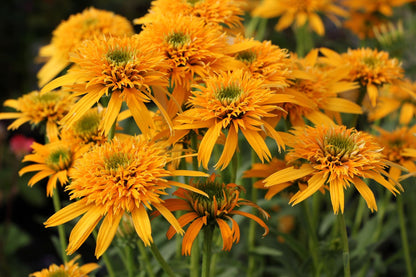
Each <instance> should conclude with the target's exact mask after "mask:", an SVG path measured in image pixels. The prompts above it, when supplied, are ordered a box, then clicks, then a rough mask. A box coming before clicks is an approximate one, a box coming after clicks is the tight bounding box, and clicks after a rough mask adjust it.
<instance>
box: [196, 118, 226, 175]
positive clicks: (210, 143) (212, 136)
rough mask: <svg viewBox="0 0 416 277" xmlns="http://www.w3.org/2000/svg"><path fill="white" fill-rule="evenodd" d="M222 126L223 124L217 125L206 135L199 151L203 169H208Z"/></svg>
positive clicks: (199, 161)
mask: <svg viewBox="0 0 416 277" xmlns="http://www.w3.org/2000/svg"><path fill="white" fill-rule="evenodd" d="M221 129H222V126H221V124H215V125H214V126H213V127H211V128H209V129H208V131H207V132H206V133H205V135H204V137H203V139H202V140H201V144H200V145H199V150H198V163H199V164H201V162H202V165H203V167H205V168H208V162H209V160H210V158H211V153H212V150H213V149H214V146H215V143H216V142H217V139H218V137H219V136H220V133H221Z"/></svg>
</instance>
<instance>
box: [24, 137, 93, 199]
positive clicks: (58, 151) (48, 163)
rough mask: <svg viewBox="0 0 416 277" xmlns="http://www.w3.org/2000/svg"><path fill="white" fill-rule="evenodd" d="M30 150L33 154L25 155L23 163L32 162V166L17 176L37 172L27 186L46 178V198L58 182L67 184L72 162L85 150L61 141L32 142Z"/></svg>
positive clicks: (51, 193)
mask: <svg viewBox="0 0 416 277" xmlns="http://www.w3.org/2000/svg"><path fill="white" fill-rule="evenodd" d="M32 149H33V153H32V154H29V155H26V156H25V157H24V158H23V162H33V163H34V164H30V165H28V166H25V167H23V168H22V169H21V170H20V171H19V175H23V174H25V173H28V172H37V173H36V174H35V175H34V176H33V177H32V178H31V179H30V180H29V183H28V185H29V186H33V185H34V184H36V183H38V182H39V181H40V180H42V179H44V178H46V177H48V178H49V179H48V183H47V184H46V194H47V196H52V195H53V191H54V189H55V187H56V184H57V182H58V181H59V182H60V183H61V185H65V184H66V183H68V175H69V174H70V173H71V171H72V170H73V164H74V162H75V161H76V160H77V159H79V158H80V157H81V156H82V155H83V153H84V152H85V151H86V150H87V149H86V148H84V147H80V146H79V145H76V144H73V143H70V142H68V141H62V140H55V141H53V142H50V143H47V144H45V145H43V144H39V143H36V142H34V143H33V144H32Z"/></svg>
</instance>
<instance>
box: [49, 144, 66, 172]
mask: <svg viewBox="0 0 416 277" xmlns="http://www.w3.org/2000/svg"><path fill="white" fill-rule="evenodd" d="M71 160H72V157H71V151H70V150H69V149H67V148H63V147H60V148H57V149H54V150H53V151H52V152H51V153H50V154H49V156H48V157H47V159H46V164H47V165H48V166H49V167H50V168H52V169H53V170H56V171H59V170H62V169H65V168H68V167H69V164H70V162H71Z"/></svg>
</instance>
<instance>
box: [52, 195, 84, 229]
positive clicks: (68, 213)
mask: <svg viewBox="0 0 416 277" xmlns="http://www.w3.org/2000/svg"><path fill="white" fill-rule="evenodd" d="M90 208H91V205H87V204H86V203H85V201H77V202H74V203H71V204H69V205H68V206H66V207H64V208H62V209H60V210H59V211H57V212H56V213H55V214H53V215H52V216H51V217H49V218H48V220H46V222H45V223H44V224H45V227H46V228H48V227H54V226H58V225H61V224H64V223H66V222H68V221H71V220H72V219H74V218H76V217H78V216H80V215H82V214H84V213H86V212H87V211H88V210H89V209H90Z"/></svg>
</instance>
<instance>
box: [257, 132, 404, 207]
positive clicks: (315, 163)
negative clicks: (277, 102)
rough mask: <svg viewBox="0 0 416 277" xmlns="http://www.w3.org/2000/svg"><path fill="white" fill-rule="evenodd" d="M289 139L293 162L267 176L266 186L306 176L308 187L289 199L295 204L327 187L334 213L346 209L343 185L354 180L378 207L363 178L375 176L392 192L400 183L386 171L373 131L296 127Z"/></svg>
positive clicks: (356, 185)
mask: <svg viewBox="0 0 416 277" xmlns="http://www.w3.org/2000/svg"><path fill="white" fill-rule="evenodd" d="M292 134H293V138H292V140H291V141H290V143H289V146H290V147H292V149H290V150H289V152H288V154H287V160H288V162H289V163H291V164H292V165H293V166H291V167H288V168H285V169H282V170H279V171H277V172H276V173H273V174H272V175H270V176H269V177H268V178H266V179H265V187H270V186H274V185H279V184H282V183H285V182H290V181H295V180H298V179H301V178H306V179H307V187H306V188H305V189H303V190H301V191H298V192H297V193H296V194H295V195H294V196H293V197H292V198H291V199H290V202H291V203H292V204H293V205H296V204H298V203H300V202H302V201H304V200H305V199H306V198H308V197H310V196H311V195H312V194H314V193H315V192H316V191H317V190H319V189H323V188H325V189H328V190H329V192H330V195H331V202H332V207H333V210H334V212H335V213H338V212H339V211H341V213H343V212H344V189H345V188H348V187H349V186H350V185H351V184H352V185H354V187H355V188H356V189H357V190H358V192H359V193H360V194H361V196H362V197H363V198H364V199H365V201H366V202H367V205H368V207H369V208H370V209H371V210H372V211H374V210H377V205H376V200H375V198H374V194H373V192H372V191H371V190H370V188H369V187H368V185H367V184H366V183H365V182H364V181H363V178H368V179H373V180H374V181H376V182H378V183H380V184H381V185H382V186H384V187H385V188H387V189H388V190H389V191H391V192H392V193H393V194H396V193H399V190H398V189H397V188H399V189H401V186H400V185H399V184H398V183H396V182H395V181H394V180H392V178H391V176H390V175H389V174H388V173H387V172H386V171H385V167H387V166H388V165H389V163H388V162H387V161H386V160H385V159H384V156H383V154H382V153H381V152H382V147H381V146H380V145H379V144H378V143H377V142H376V140H375V138H374V137H372V136H371V135H369V134H367V133H364V132H360V131H357V130H355V129H347V128H346V127H345V126H337V125H335V126H330V127H329V126H317V127H309V126H308V127H306V128H296V129H295V130H293V131H292Z"/></svg>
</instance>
